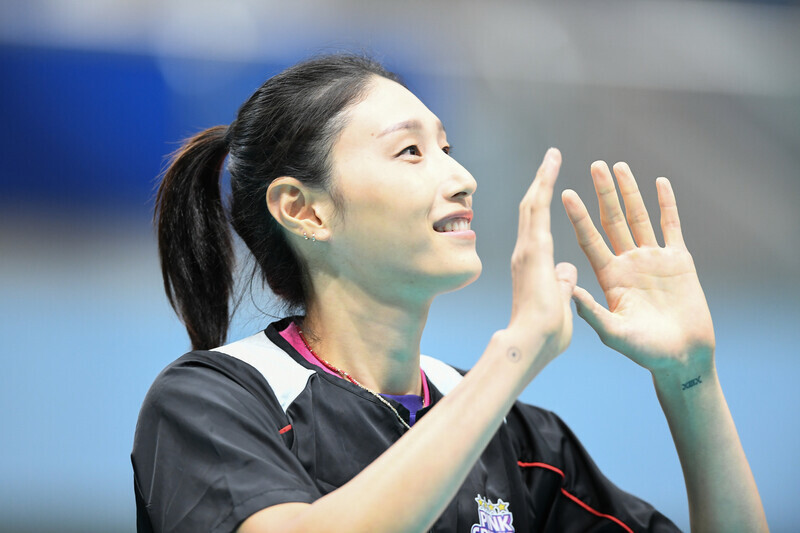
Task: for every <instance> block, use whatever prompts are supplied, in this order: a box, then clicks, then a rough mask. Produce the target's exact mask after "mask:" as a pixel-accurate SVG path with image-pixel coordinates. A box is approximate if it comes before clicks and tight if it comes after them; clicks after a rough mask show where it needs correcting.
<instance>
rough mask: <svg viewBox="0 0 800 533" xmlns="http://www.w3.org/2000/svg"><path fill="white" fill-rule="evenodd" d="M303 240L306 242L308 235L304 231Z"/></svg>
mask: <svg viewBox="0 0 800 533" xmlns="http://www.w3.org/2000/svg"><path fill="white" fill-rule="evenodd" d="M303 238H304V239H305V240H308V233H306V232H305V231H304V232H303Z"/></svg>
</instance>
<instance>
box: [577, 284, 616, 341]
mask: <svg viewBox="0 0 800 533" xmlns="http://www.w3.org/2000/svg"><path fill="white" fill-rule="evenodd" d="M572 299H573V300H574V301H575V308H576V310H577V311H578V316H580V317H581V318H582V319H584V320H585V321H586V323H587V324H589V325H590V326H591V327H592V329H593V330H595V332H597V334H598V335H599V336H600V338H601V339H605V338H608V336H609V330H610V329H611V320H612V319H613V316H612V315H611V312H610V311H609V310H608V309H606V308H605V307H603V306H602V305H600V304H599V303H597V302H596V301H595V299H594V297H593V296H592V295H591V294H590V293H589V291H587V290H586V289H584V288H583V287H578V286H577V285H576V286H575V289H574V290H573V291H572Z"/></svg>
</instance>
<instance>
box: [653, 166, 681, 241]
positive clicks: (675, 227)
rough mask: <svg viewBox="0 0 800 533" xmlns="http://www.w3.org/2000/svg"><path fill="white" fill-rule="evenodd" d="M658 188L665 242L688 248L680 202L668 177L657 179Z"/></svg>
mask: <svg viewBox="0 0 800 533" xmlns="http://www.w3.org/2000/svg"><path fill="white" fill-rule="evenodd" d="M656 190H658V205H659V207H660V208H661V232H662V233H663V234H664V244H665V245H667V246H675V247H678V248H683V249H684V250H685V249H686V243H685V242H684V241H683V232H682V231H681V221H680V218H678V204H677V202H676V201H675V193H674V192H673V190H672V185H671V184H670V182H669V180H668V179H667V178H658V179H657V180H656Z"/></svg>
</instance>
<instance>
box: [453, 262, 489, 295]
mask: <svg viewBox="0 0 800 533" xmlns="http://www.w3.org/2000/svg"><path fill="white" fill-rule="evenodd" d="M465 266H466V265H465ZM482 271H483V263H481V260H480V258H478V256H477V255H476V256H475V259H474V263H473V264H471V265H469V268H467V269H464V270H463V271H462V272H461V273H459V274H458V275H454V276H452V278H451V279H452V280H453V281H454V284H453V286H452V287H450V288H447V289H445V290H444V291H443V292H453V291H457V290H459V289H463V288H464V287H466V286H467V285H469V284H470V283H472V282H473V281H475V280H477V279H478V278H479V277H480V275H481V272H482Z"/></svg>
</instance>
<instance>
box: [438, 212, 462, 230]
mask: <svg viewBox="0 0 800 533" xmlns="http://www.w3.org/2000/svg"><path fill="white" fill-rule="evenodd" d="M470 222H472V211H460V212H458V213H452V214H451V215H449V216H447V217H445V218H443V219H441V220H439V221H438V222H436V223H435V224H434V225H433V229H434V230H435V231H437V232H439V233H447V232H451V231H467V230H469V226H470Z"/></svg>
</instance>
